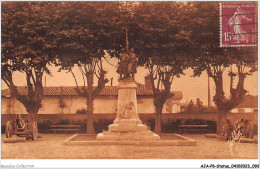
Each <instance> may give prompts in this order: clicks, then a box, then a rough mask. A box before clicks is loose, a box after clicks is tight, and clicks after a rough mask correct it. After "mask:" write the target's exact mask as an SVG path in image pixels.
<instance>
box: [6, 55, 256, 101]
mask: <svg viewBox="0 0 260 169" xmlns="http://www.w3.org/2000/svg"><path fill="white" fill-rule="evenodd" d="M103 66H104V69H105V70H106V71H107V72H108V73H107V74H106V77H107V78H108V79H109V82H108V83H107V84H106V85H107V86H109V85H111V81H110V78H113V86H116V85H117V84H118V74H117V73H116V69H117V67H115V66H112V65H111V64H109V63H108V62H107V61H105V60H103ZM49 69H50V70H51V72H52V76H49V75H44V76H43V85H45V77H46V86H75V81H74V78H73V76H72V75H71V73H67V72H66V71H61V72H58V69H59V67H55V66H49ZM73 71H74V73H75V75H76V77H77V79H78V80H79V81H78V83H79V85H83V81H82V80H81V79H82V77H81V74H80V72H79V70H78V69H77V68H74V69H73ZM184 73H185V75H182V76H181V77H180V78H174V80H173V83H172V86H171V90H172V91H182V93H183V99H182V100H181V103H187V102H189V101H190V100H191V99H192V100H193V101H195V100H196V99H197V98H200V100H201V101H202V102H203V104H204V105H207V104H208V76H207V73H206V72H203V73H202V75H201V76H200V77H191V76H192V74H193V72H192V69H187V70H186V71H184ZM147 74H148V71H147V70H146V69H145V68H144V67H138V68H137V74H136V75H135V76H136V77H135V80H136V82H138V83H141V84H144V77H145V76H146V75H147ZM223 77H224V82H223V84H224V85H223V87H224V92H225V93H226V96H229V85H230V80H229V76H227V71H226V72H225V74H224V76H223ZM13 78H14V83H15V85H17V86H25V85H26V81H25V74H22V73H20V72H15V73H14V75H13ZM1 84H2V86H1V88H2V89H7V86H6V85H5V83H4V82H3V81H2V83H1ZM94 85H97V81H95V83H94ZM245 89H246V90H247V91H248V94H250V95H254V96H256V95H257V94H258V72H255V73H253V75H252V76H248V77H247V78H246V79H245ZM214 94H215V86H214V82H213V79H210V95H211V105H214V103H213V96H214Z"/></svg>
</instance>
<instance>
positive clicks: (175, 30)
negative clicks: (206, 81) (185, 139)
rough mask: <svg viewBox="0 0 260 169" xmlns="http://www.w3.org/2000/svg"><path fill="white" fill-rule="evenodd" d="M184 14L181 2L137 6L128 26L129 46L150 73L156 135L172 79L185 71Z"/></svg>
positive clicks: (185, 34) (187, 37)
mask: <svg viewBox="0 0 260 169" xmlns="http://www.w3.org/2000/svg"><path fill="white" fill-rule="evenodd" d="M173 11H174V12H173ZM185 13H186V11H185V5H184V4H183V3H182V2H140V4H139V5H138V6H137V7H136V8H135V10H134V12H133V16H132V18H133V19H132V23H131V24H130V25H129V41H130V43H129V44H130V46H131V47H133V48H134V49H135V51H136V54H137V56H138V61H139V64H140V65H145V66H146V68H147V69H148V70H149V77H150V80H151V82H152V89H153V97H154V101H153V103H154V106H155V109H156V120H155V132H156V133H160V132H161V115H162V108H163V105H164V104H165V102H166V100H167V99H169V98H171V97H172V96H173V93H171V85H172V82H173V78H174V77H177V78H178V77H179V76H180V75H181V74H183V70H185V69H186V68H187V64H186V63H187V58H186V57H187V53H188V50H187V49H189V48H190V47H192V46H191V45H190V42H191V41H190V39H189V33H190V32H189V31H186V30H187V29H186V28H185V24H184V22H185V17H183V15H184V16H185Z"/></svg>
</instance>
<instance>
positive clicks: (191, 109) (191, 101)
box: [187, 100, 195, 113]
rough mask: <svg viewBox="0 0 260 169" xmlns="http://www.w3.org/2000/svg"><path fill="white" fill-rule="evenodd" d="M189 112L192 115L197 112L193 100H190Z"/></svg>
mask: <svg viewBox="0 0 260 169" xmlns="http://www.w3.org/2000/svg"><path fill="white" fill-rule="evenodd" d="M187 111H188V112H189V113H190V112H194V111H195V105H194V102H193V100H190V102H189V104H188V106H187Z"/></svg>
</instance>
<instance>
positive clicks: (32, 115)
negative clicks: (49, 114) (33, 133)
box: [28, 111, 38, 130]
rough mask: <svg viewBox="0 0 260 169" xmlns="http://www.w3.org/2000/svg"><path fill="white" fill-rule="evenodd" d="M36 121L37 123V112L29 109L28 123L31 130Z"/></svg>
mask: <svg viewBox="0 0 260 169" xmlns="http://www.w3.org/2000/svg"><path fill="white" fill-rule="evenodd" d="M34 122H36V123H37V113H36V112H34V111H29V112H28V124H29V129H30V130H32V126H33V123H34ZM37 127H38V126H37Z"/></svg>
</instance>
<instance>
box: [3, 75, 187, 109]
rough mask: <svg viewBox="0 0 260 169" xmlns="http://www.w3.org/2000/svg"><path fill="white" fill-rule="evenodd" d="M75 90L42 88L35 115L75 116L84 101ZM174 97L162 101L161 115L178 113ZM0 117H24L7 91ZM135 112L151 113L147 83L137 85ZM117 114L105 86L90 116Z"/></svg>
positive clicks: (178, 95)
mask: <svg viewBox="0 0 260 169" xmlns="http://www.w3.org/2000/svg"><path fill="white" fill-rule="evenodd" d="M75 88H76V87H75V86H67V87H65V86H64V87H44V98H43V100H42V106H41V108H40V109H39V112H38V114H76V113H77V112H79V111H80V110H82V109H86V108H87V106H86V99H85V98H84V97H82V96H79V95H78V93H77V92H76V90H75ZM18 92H19V93H20V94H22V95H27V88H26V87H24V86H20V87H18ZM173 93H174V96H173V97H172V98H170V99H168V100H167V101H166V104H165V105H164V108H163V113H179V112H180V100H181V99H182V92H181V91H174V92H173ZM1 95H2V99H1V103H2V106H1V111H2V114H17V113H19V114H27V112H26V109H25V107H24V106H23V104H22V103H21V102H19V101H18V100H16V99H13V98H11V97H10V94H9V89H6V90H2V94H1ZM137 109H138V113H154V112H155V107H154V104H153V92H152V87H151V83H150V81H149V79H147V78H146V79H145V85H143V84H137ZM116 112H117V87H116V86H106V87H105V88H104V89H103V91H102V92H101V93H100V95H99V96H98V97H97V98H96V99H95V100H94V112H93V113H94V114H103V113H116Z"/></svg>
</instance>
